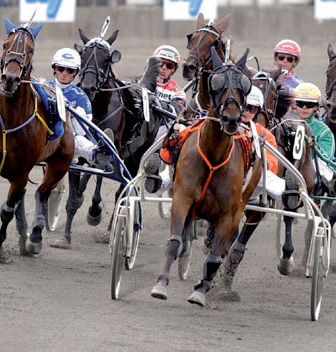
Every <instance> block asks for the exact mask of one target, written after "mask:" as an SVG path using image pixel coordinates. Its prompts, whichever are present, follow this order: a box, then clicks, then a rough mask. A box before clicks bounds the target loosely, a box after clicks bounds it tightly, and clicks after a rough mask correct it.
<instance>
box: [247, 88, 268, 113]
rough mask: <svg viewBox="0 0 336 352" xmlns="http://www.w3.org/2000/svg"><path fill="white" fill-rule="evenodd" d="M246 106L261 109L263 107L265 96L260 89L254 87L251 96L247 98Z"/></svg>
mask: <svg viewBox="0 0 336 352" xmlns="http://www.w3.org/2000/svg"><path fill="white" fill-rule="evenodd" d="M246 104H248V105H254V106H259V108H262V107H263V105H264V95H263V93H262V91H261V90H260V89H259V88H258V87H256V86H252V88H251V91H250V93H249V95H248V96H247V97H246Z"/></svg>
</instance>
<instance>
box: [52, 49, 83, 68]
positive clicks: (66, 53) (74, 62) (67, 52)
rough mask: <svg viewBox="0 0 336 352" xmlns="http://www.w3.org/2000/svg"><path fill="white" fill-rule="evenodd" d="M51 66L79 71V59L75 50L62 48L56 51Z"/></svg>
mask: <svg viewBox="0 0 336 352" xmlns="http://www.w3.org/2000/svg"><path fill="white" fill-rule="evenodd" d="M51 66H52V67H54V66H62V67H69V68H74V69H78V70H80V68H81V58H80V56H79V54H78V52H77V51H76V50H74V49H70V48H63V49H60V50H57V51H56V53H55V55H54V57H53V59H52V63H51Z"/></svg>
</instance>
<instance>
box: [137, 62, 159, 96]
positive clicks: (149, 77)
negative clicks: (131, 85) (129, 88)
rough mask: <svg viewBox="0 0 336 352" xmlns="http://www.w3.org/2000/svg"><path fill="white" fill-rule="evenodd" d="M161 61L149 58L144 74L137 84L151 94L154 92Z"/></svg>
mask: <svg viewBox="0 0 336 352" xmlns="http://www.w3.org/2000/svg"><path fill="white" fill-rule="evenodd" d="M160 65H161V60H160V59H158V58H156V57H154V56H151V57H150V58H149V59H148V61H147V66H146V69H145V72H144V74H143V75H142V77H141V78H140V80H139V84H140V85H142V86H144V87H146V88H147V89H148V90H150V91H151V92H155V88H156V79H157V76H158V75H159V73H160V67H161V66H160Z"/></svg>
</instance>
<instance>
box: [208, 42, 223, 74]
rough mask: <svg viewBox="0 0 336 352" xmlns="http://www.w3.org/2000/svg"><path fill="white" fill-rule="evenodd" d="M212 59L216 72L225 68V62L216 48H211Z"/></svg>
mask: <svg viewBox="0 0 336 352" xmlns="http://www.w3.org/2000/svg"><path fill="white" fill-rule="evenodd" d="M211 59H212V65H213V68H214V70H215V69H216V68H218V67H221V66H223V62H222V60H221V58H220V57H219V55H218V53H217V50H216V48H215V47H213V46H212V47H211Z"/></svg>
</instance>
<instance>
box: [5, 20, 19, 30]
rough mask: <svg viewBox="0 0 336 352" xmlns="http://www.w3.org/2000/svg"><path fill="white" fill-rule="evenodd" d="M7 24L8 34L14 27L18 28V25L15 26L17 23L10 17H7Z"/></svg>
mask: <svg viewBox="0 0 336 352" xmlns="http://www.w3.org/2000/svg"><path fill="white" fill-rule="evenodd" d="M5 25H6V34H8V33H10V32H11V31H12V30H13V29H15V28H17V26H15V24H13V23H12V22H11V20H10V19H9V18H8V17H6V18H5Z"/></svg>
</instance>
